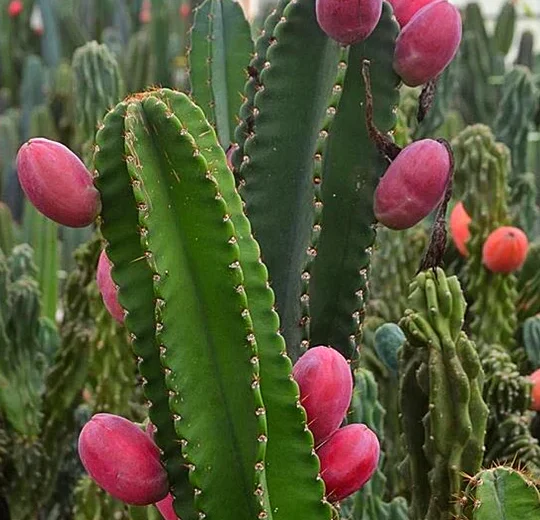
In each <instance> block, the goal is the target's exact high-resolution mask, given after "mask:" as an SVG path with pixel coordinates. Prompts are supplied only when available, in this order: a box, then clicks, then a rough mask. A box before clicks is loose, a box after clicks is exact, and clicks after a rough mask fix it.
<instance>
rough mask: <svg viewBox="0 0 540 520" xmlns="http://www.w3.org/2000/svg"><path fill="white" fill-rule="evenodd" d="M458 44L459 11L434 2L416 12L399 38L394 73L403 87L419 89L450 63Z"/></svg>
mask: <svg viewBox="0 0 540 520" xmlns="http://www.w3.org/2000/svg"><path fill="white" fill-rule="evenodd" d="M460 41H461V16H460V14H459V10H458V9H457V7H455V6H453V5H452V4H450V3H448V2H447V1H446V0H437V1H436V2H433V3H431V4H428V5H426V6H424V7H423V8H422V9H420V10H419V11H418V12H417V13H416V14H415V16H414V17H413V18H412V19H411V21H410V22H409V23H408V24H407V25H406V26H405V27H404V28H403V30H402V31H401V33H400V34H399V36H398V38H397V40H396V49H395V53H394V70H395V71H396V72H397V73H398V74H399V76H401V79H402V80H403V82H404V83H405V84H406V85H409V86H410V87H417V86H418V85H423V84H424V83H427V82H428V81H429V80H431V79H435V78H436V77H437V76H438V75H439V74H440V73H441V72H442V71H443V70H444V69H445V68H446V67H447V66H448V64H449V63H450V62H451V61H452V60H453V59H454V56H455V55H456V52H457V50H458V47H459V43H460Z"/></svg>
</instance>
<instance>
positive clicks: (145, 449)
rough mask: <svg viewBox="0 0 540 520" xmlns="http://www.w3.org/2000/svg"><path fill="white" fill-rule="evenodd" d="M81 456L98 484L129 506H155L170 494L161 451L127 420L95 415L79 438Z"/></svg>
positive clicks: (84, 464)
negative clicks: (161, 459) (161, 460)
mask: <svg viewBox="0 0 540 520" xmlns="http://www.w3.org/2000/svg"><path fill="white" fill-rule="evenodd" d="M79 456H80V458H81V461H82V463H83V466H84V467H85V469H86V471H87V472H88V474H89V475H90V477H91V478H92V479H93V480H94V481H95V482H96V484H98V486H100V487H101V488H103V489H104V490H105V491H107V492H108V493H109V494H111V495H112V496H113V497H115V498H117V499H119V500H122V501H123V502H125V503H126V504H131V505H136V506H145V505H150V504H154V503H156V502H160V501H161V500H163V499H164V498H165V497H166V496H167V493H168V492H169V489H168V482H167V473H166V471H165V468H164V467H163V466H162V464H161V462H160V458H159V457H160V454H159V449H158V447H157V446H156V444H154V442H153V441H152V440H151V439H150V437H149V436H148V435H147V434H146V433H145V432H143V431H142V430H141V429H140V428H139V427H138V426H137V425H135V424H134V423H132V422H131V421H128V420H127V419H124V418H123V417H119V416H118V415H111V414H107V413H98V414H96V415H94V416H93V417H92V419H90V421H89V422H88V423H86V424H85V426H84V428H83V429H82V431H81V435H80V436H79Z"/></svg>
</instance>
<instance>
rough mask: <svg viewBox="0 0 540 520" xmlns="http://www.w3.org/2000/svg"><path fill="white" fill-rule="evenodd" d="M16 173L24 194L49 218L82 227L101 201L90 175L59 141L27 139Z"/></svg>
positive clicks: (18, 160)
mask: <svg viewBox="0 0 540 520" xmlns="http://www.w3.org/2000/svg"><path fill="white" fill-rule="evenodd" d="M17 172H18V175H19V180H20V182H21V186H22V188H23V190H24V192H25V193H26V195H27V197H28V198H29V199H30V201H31V202H32V204H33V205H34V206H35V207H36V209H38V210H39V211H40V212H41V213H43V214H44V215H45V216H46V217H48V218H50V219H51V220H54V221H55V222H58V223H59V224H63V225H64V226H69V227H86V226H88V225H90V224H91V223H92V222H93V221H94V220H95V218H96V216H97V215H98V213H99V211H100V206H101V203H100V199H99V193H98V191H97V190H96V189H95V188H94V185H93V182H92V175H91V173H90V172H89V171H88V170H87V168H86V167H85V166H84V164H83V163H82V162H81V160H80V159H79V158H78V157H77V156H76V155H75V154H74V153H73V152H72V151H71V150H69V148H67V147H65V146H64V145H63V144H61V143H57V142H55V141H50V140H48V139H44V138H36V139H30V140H29V141H28V142H26V143H25V144H24V145H23V146H22V147H21V148H20V150H19V153H18V154H17Z"/></svg>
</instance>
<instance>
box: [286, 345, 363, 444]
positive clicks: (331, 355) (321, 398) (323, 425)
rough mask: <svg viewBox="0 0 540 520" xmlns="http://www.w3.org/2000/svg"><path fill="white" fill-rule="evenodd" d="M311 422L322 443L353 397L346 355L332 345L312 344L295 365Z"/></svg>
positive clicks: (335, 426) (332, 431)
mask: <svg viewBox="0 0 540 520" xmlns="http://www.w3.org/2000/svg"><path fill="white" fill-rule="evenodd" d="M293 377H294V379H295V381H296V382H297V383H298V386H299V387H300V401H301V403H302V406H303V407H304V408H305V409H306V413H307V418H308V426H309V429H310V430H311V433H312V434H313V437H314V438H315V445H316V446H317V445H319V444H320V443H321V442H323V441H324V440H325V439H326V438H327V437H329V436H330V435H332V433H334V432H335V431H336V430H337V429H338V428H339V426H340V424H341V423H342V421H343V418H344V417H345V414H346V413H347V409H348V408H349V404H350V402H351V398H352V388H353V379H352V375H351V370H350V368H349V365H348V363H347V361H346V359H345V358H344V357H343V356H342V355H341V354H340V353H339V352H338V351H337V350H334V349H333V348H331V347H323V346H320V347H312V348H310V349H309V350H308V351H307V352H306V353H305V354H304V355H303V356H302V357H301V358H300V359H299V360H298V361H297V362H296V364H295V365H294V368H293Z"/></svg>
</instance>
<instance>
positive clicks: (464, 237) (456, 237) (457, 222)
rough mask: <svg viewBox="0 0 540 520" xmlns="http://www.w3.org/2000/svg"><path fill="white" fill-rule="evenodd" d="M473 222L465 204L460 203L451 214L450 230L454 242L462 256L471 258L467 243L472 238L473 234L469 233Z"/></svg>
mask: <svg viewBox="0 0 540 520" xmlns="http://www.w3.org/2000/svg"><path fill="white" fill-rule="evenodd" d="M471 220H472V219H471V217H470V216H469V214H468V213H467V211H466V210H465V206H464V205H463V202H461V201H460V202H458V203H457V204H456V205H455V206H454V208H453V209H452V212H451V213H450V220H449V222H448V226H449V228H450V235H451V237H452V240H453V241H454V244H455V246H456V248H457V250H458V251H459V252H460V253H461V255H462V256H469V252H468V251H467V241H468V240H469V238H471V232H470V231H469V224H470V222H471Z"/></svg>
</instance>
